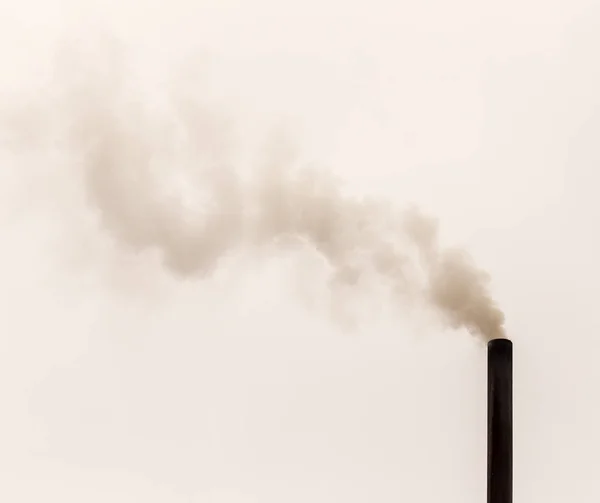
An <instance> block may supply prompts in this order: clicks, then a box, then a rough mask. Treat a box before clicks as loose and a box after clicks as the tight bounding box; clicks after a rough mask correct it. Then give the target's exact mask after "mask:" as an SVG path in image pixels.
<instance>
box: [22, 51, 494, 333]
mask: <svg viewBox="0 0 600 503" xmlns="http://www.w3.org/2000/svg"><path fill="white" fill-rule="evenodd" d="M82 62H85V64H83V65H82V64H81V63H82ZM89 63H90V61H87V62H86V61H85V59H84V60H80V61H77V60H71V59H69V58H66V59H63V61H62V63H61V64H60V65H59V66H58V70H57V80H56V81H57V82H58V83H60V84H61V86H60V87H61V92H60V93H58V95H56V96H54V97H53V99H52V100H50V98H48V100H49V101H52V104H48V103H46V105H45V106H46V108H47V107H50V109H51V114H50V115H52V116H53V117H54V119H53V121H54V122H53V123H54V126H53V131H52V133H51V134H52V137H53V138H54V140H53V141H55V142H59V143H60V144H61V146H62V148H64V149H66V150H67V151H68V152H69V153H70V161H69V162H70V163H71V164H72V165H73V167H75V168H77V169H76V170H73V174H74V176H78V177H80V180H81V183H82V185H83V187H84V189H85V194H86V198H87V202H88V203H89V206H90V207H91V208H92V209H93V210H94V211H95V212H96V213H97V217H98V221H99V223H100V225H101V227H102V229H103V230H104V231H105V232H107V233H108V234H109V235H110V236H111V237H112V238H113V239H114V241H115V242H117V243H118V244H119V245H121V246H122V247H123V248H125V249H127V250H131V251H135V252H139V251H143V250H157V251H158V252H159V253H160V256H161V259H162V263H163V265H164V268H165V269H166V270H168V271H169V272H170V273H172V274H173V275H174V276H176V277H180V278H193V277H202V276H206V275H209V274H211V273H212V272H214V271H215V270H216V269H217V268H218V267H219V264H220V262H221V261H222V259H223V258H225V257H226V256H228V255H229V254H231V253H239V252H243V251H257V250H259V251H263V252H268V253H274V254H275V253H284V252H285V250H286V249H289V248H293V249H306V250H312V251H313V252H316V253H318V254H319V255H320V256H321V257H322V258H323V260H324V262H326V264H327V267H328V268H329V270H330V273H331V277H330V281H329V287H330V289H331V291H332V295H335V294H336V292H338V291H341V290H348V289H350V290H352V289H360V284H361V280H362V279H363V278H371V279H376V280H377V281H378V282H380V283H382V284H385V285H386V286H387V287H388V288H389V290H390V292H391V301H392V302H398V303H405V302H410V301H413V300H416V299H419V300H425V301H426V302H427V304H428V305H429V306H430V307H433V308H435V310H436V311H437V312H438V313H439V314H441V315H442V317H443V319H444V320H445V321H446V322H447V323H448V324H450V325H451V326H453V327H456V328H466V329H468V330H469V331H470V332H471V333H473V334H475V335H477V336H478V337H480V338H482V339H484V340H488V339H492V338H496V337H503V336H504V331H503V323H504V316H503V314H502V312H501V311H500V310H499V309H498V307H497V306H496V304H495V302H494V300H493V299H492V297H491V296H490V293H489V290H488V282H489V278H488V276H487V274H486V273H484V272H483V271H481V270H480V269H478V268H477V267H476V266H475V265H474V264H473V262H472V261H471V259H470V258H469V256H468V255H467V254H466V253H465V252H463V251H462V250H454V249H451V250H446V249H442V248H441V247H440V244H439V242H438V233H437V223H436V221H434V220H432V219H431V218H428V217H426V216H425V215H423V214H422V213H420V212H419V211H418V210H417V209H414V208H410V209H408V210H405V211H399V210H397V209H394V208H393V207H392V206H390V205H388V204H386V203H385V202H381V201H375V200H368V199H360V198H356V197H351V196H349V195H346V194H345V193H344V190H343V186H341V185H340V184H339V183H338V182H337V181H336V180H334V179H333V178H332V177H328V176H326V175H325V174H324V173H323V172H322V171H318V170H310V169H308V168H303V167H302V166H297V165H296V164H297V163H295V160H294V156H293V155H291V154H290V152H288V151H287V150H286V148H285V146H286V145H285V142H281V143H279V142H275V143H274V146H273V148H271V149H269V151H268V153H269V155H268V156H267V159H265V160H264V162H262V163H261V165H260V166H259V167H257V168H256V169H253V170H252V172H251V174H250V175H248V176H245V175H243V173H241V172H240V170H239V169H237V168H236V167H235V166H234V165H233V161H232V159H233V156H232V155H230V154H231V152H232V145H231V144H230V143H228V140H227V134H226V132H227V127H228V124H227V121H225V120H223V119H222V118H221V117H220V116H219V114H215V113H214V112H213V110H212V109H211V108H210V107H208V108H207V107H203V106H202V105H201V104H200V103H201V101H199V100H197V99H196V98H197V97H196V96H194V93H193V91H192V92H190V91H189V87H190V86H188V89H187V90H186V89H184V88H183V86H181V85H179V84H181V82H182V81H180V82H178V81H177V79H176V78H174V79H173V82H174V84H173V85H171V86H170V87H169V93H170V98H171V99H170V100H169V107H168V109H167V108H165V109H164V110H162V111H156V110H152V109H151V108H150V106H149V103H148V102H147V101H146V102H145V99H144V97H143V95H142V93H141V92H138V91H136V89H135V88H131V87H128V81H127V71H126V64H125V63H126V61H124V59H123V58H122V54H121V53H120V52H119V51H117V52H115V53H114V54H111V55H110V57H108V58H105V59H104V60H99V59H97V58H96V59H94V60H93V61H92V62H91V63H93V64H89ZM173 82H172V83H173ZM43 108H44V107H41V108H40V109H39V110H36V109H35V108H34V109H29V110H28V114H29V115H27V114H25V111H24V110H23V111H22V117H26V116H27V117H29V120H24V119H23V120H21V122H20V123H21V124H28V125H29V127H31V124H32V123H35V118H36V115H41V113H42V109H43ZM46 111H47V110H46ZM16 115H17V116H18V114H16ZM46 115H48V114H46ZM13 116H15V114H13ZM12 127H13V132H15V131H16V126H15V123H13V126H12ZM38 128H39V126H38ZM27 131H28V134H26V135H25V136H24V137H23V138H24V140H25V144H26V145H27V142H28V138H29V139H31V138H33V136H32V135H31V130H27ZM48 134H50V132H48ZM40 135H42V136H43V134H42V133H40V131H37V130H36V135H35V137H36V138H38V139H39V137H40ZM176 175H181V176H183V177H184V178H185V180H186V182H185V184H184V185H185V186H186V187H187V188H186V190H188V191H190V192H191V195H190V196H189V200H190V201H192V203H194V204H189V201H187V202H186V200H185V198H182V197H181V196H178V197H175V196H174V195H173V193H170V192H169V190H168V188H169V187H170V186H171V185H172V184H173V183H175V181H176V180H175V179H176ZM170 184H171V185H170ZM399 305H400V304H399Z"/></svg>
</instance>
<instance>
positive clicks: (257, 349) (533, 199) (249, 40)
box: [0, 0, 600, 503]
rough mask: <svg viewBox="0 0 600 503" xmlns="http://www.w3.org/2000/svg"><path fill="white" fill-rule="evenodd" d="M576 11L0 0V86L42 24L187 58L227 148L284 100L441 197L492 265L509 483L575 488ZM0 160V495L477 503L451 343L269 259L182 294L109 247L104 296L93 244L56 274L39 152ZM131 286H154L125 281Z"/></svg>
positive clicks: (45, 37) (447, 228) (582, 10)
mask: <svg viewBox="0 0 600 503" xmlns="http://www.w3.org/2000/svg"><path fill="white" fill-rule="evenodd" d="M71 3H73V4H74V5H70V4H71ZM599 14H600V11H599V8H598V4H597V3H595V2H593V1H591V0H590V1H584V0H575V1H567V0H560V1H558V0H553V1H544V2H542V1H534V0H519V1H516V0H513V1H509V2H506V1H504V2H492V3H490V2H487V3H486V2H475V1H467V0H460V1H459V2H443V1H435V0H427V1H422V2H405V3H402V2H391V1H390V2H384V1H383V0H371V1H369V2H363V1H353V2H341V1H338V0H320V1H315V0H309V1H306V0H305V1H303V2H295V3H292V2H281V1H280V2H276V1H273V0H247V1H245V2H242V1H234V0H221V1H217V0H211V1H205V2H191V1H189V2H185V1H184V0H171V1H162V2H161V1H158V0H152V1H146V2H142V1H136V0H126V1H124V0H120V1H117V0H114V1H111V2H108V1H100V0H98V1H97V2H95V3H94V2H91V1H81V2H74V1H73V2H67V1H63V2H58V1H50V0H46V1H42V0H39V1H37V2H34V1H31V0H29V1H21V2H6V1H5V2H4V3H3V4H2V7H1V14H0V19H1V21H0V33H1V35H0V47H1V57H2V62H3V66H2V73H1V74H0V79H2V92H3V93H4V94H3V97H6V96H10V93H9V91H10V92H12V93H13V96H14V92H15V91H17V92H18V93H21V94H22V95H26V94H25V93H30V94H27V96H35V95H36V93H42V95H43V92H44V91H43V89H44V88H45V87H47V86H50V85H52V84H51V83H49V82H47V81H45V80H44V76H47V70H48V65H49V64H50V63H49V61H50V57H51V55H52V54H53V51H54V48H55V47H56V45H55V43H56V41H57V40H59V39H60V37H61V36H62V35H64V34H70V35H72V36H73V35H74V34H76V36H78V37H80V38H79V40H80V42H81V43H82V44H85V43H86V40H87V39H86V37H87V35H88V34H89V33H91V32H93V31H94V29H95V28H98V29H106V30H107V31H109V32H110V31H113V32H114V33H116V34H117V35H118V37H120V38H122V39H123V40H125V41H126V44H127V45H128V47H129V48H130V49H131V50H132V52H133V54H134V57H135V58H137V59H136V60H137V61H140V62H141V67H143V68H144V69H145V70H144V71H149V72H153V71H155V72H156V74H155V75H154V77H157V78H159V77H160V72H161V71H163V70H164V69H165V68H167V62H169V61H172V60H173V59H174V58H179V57H181V56H182V55H185V54H190V53H192V52H193V51H195V50H198V51H200V53H201V54H202V60H203V61H207V62H208V63H207V64H208V67H210V69H211V70H210V73H209V77H210V79H212V80H211V82H212V88H213V91H214V92H215V96H217V97H219V98H221V99H223V100H225V101H228V102H230V103H237V102H239V117H238V118H237V120H238V125H239V126H240V131H241V136H242V140H243V141H247V143H248V144H251V143H252V141H254V139H255V138H258V137H260V131H262V130H263V129H266V126H268V124H269V122H270V121H272V122H277V121H278V120H279V119H280V118H282V117H284V118H286V119H287V120H288V121H289V123H290V124H293V125H294V126H293V127H295V128H297V134H298V137H299V138H302V142H303V145H304V149H305V151H306V152H307V153H308V154H307V155H309V156H310V157H311V158H312V159H315V160H318V161H319V162H320V163H322V164H324V165H327V166H329V167H330V168H331V169H334V170H335V171H336V172H338V173H339V174H341V175H343V177H344V178H345V179H346V180H347V182H348V184H349V185H350V186H351V187H354V188H355V189H357V190H360V191H366V192H369V193H375V194H376V193H379V194H381V195H382V196H385V197H387V198H390V199H393V200H397V201H398V202H400V203H404V202H408V201H416V202H418V203H420V204H421V205H422V206H424V207H425V208H427V209H428V210H431V211H432V212H434V213H435V214H436V215H438V216H440V218H441V219H442V223H443V233H444V237H445V239H447V240H448V241H449V242H453V243H460V244H464V245H465V246H467V247H468V248H469V250H470V251H471V252H472V254H473V255H474V256H475V257H476V258H477V260H478V261H479V263H480V264H481V265H482V266H484V267H486V268H487V269H489V271H490V272H491V273H492V275H493V280H494V283H493V287H494V292H495V294H497V297H498V299H499V301H500V302H501V304H502V306H503V307H504V308H505V310H506V313H507V318H508V323H507V327H508V330H509V333H510V335H511V336H512V337H513V338H514V340H515V343H516V346H515V501H528V502H544V503H550V502H564V501H596V500H598V498H600V490H599V489H598V484H597V482H596V480H597V477H598V474H599V471H600V461H599V459H598V455H597V454H598V449H600V436H599V434H598V427H597V425H598V424H599V422H600V412H599V411H600V408H599V407H598V403H599V399H598V385H599V384H600V370H599V369H600V366H599V365H598V362H597V353H598V349H599V347H600V343H599V342H598V340H599V339H598V337H599V334H600V323H599V318H598V316H599V315H598V314H597V310H596V307H597V299H598V298H600V291H599V286H598V285H599V284H600V281H599V280H600V269H599V267H598V266H597V263H596V262H597V256H598V253H599V251H600V244H599V243H600V240H599V239H598V230H597V227H598V226H597V221H598V216H599V214H600V203H599V202H598V198H597V183H598V180H599V178H598V175H597V174H594V173H595V170H596V169H597V166H598V161H599V160H600V156H599V153H598V152H599V150H598V146H597V139H598V137H599V133H600V98H599V96H600V95H599V94H598V89H599V88H600V73H599V72H600V65H599V63H598V55H597V52H598V51H597V48H598V46H599V45H600V39H599V36H598V35H597V33H596V32H597V27H598V22H599V21H600V18H599ZM210 79H209V80H210ZM236 100H237V101H236ZM261 128H262V129H261ZM21 160H22V159H21ZM1 161H2V164H1V165H0V176H1V178H0V180H1V184H2V186H1V189H0V190H1V193H0V196H1V197H2V203H1V204H0V225H1V240H2V241H1V243H2V246H1V248H0V259H1V262H0V278H1V285H2V286H1V288H0V298H1V303H0V306H1V308H0V312H1V316H0V337H1V339H0V340H1V341H2V342H1V344H2V345H1V353H0V396H1V397H2V402H1V408H0V412H1V414H0V426H1V428H0V499H1V500H2V501H7V502H11V503H12V502H15V503H20V502H38V501H48V502H54V501H56V502H63V503H70V502H82V501H85V502H96V501H97V502H100V501H102V502H105V501H114V502H133V501H140V502H141V501H143V502H148V503H151V502H167V501H168V502H172V503H177V502H210V503H246V502H253V503H254V502H256V503H271V502H272V503H275V502H277V503H279V502H288V501H289V502H306V501H311V502H312V501H314V502H332V501H344V502H357V503H358V502H366V501H373V500H375V501H380V502H397V501H411V502H412V501H415V502H417V501H422V502H438V501H445V502H461V503H465V502H467V503H470V502H473V503H474V502H481V501H484V498H485V352H484V349H483V348H482V347H481V346H480V345H479V344H477V343H476V341H475V340H474V339H472V338H471V337H470V336H468V335H466V334H464V333H462V332H459V333H454V332H447V333H438V332H437V329H435V330H434V329H433V328H431V327H428V326H425V325H423V324H422V323H417V324H413V323H410V322H408V321H406V322H404V321H402V320H401V321H400V322H399V321H398V320H397V319H393V318H391V317H389V318H388V317H385V316H384V317H377V318H375V319H372V320H371V321H370V322H369V323H367V324H366V325H365V326H364V327H363V329H362V330H361V331H360V333H359V334H355V335H352V336H349V335H347V334H344V333H342V331H340V330H339V328H336V327H335V326H334V325H332V324H331V323H330V321H328V319H327V318H326V317H323V316H321V315H319V313H318V309H317V310H312V311H311V310H310V309H306V308H305V307H303V306H302V305H301V304H299V303H298V302H295V301H294V300H293V298H292V296H291V295H288V287H287V285H286V280H285V278H286V277H287V276H286V275H285V274H284V272H285V271H284V270H285V268H286V267H288V268H289V267H290V265H289V264H288V265H286V264H285V263H281V261H278V262H277V263H274V265H272V266H267V267H266V268H265V267H263V269H261V270H260V271H258V270H255V271H250V272H249V273H248V274H246V275H245V276H244V278H243V280H240V281H238V282H235V281H230V279H231V278H229V277H228V276H227V274H226V272H224V273H223V274H221V275H220V276H218V277H217V278H216V279H215V280H210V281H207V282H204V283H190V284H185V285H177V284H176V283H174V282H172V281H169V280H167V279H165V278H160V277H159V276H160V274H159V273H158V272H156V271H154V270H152V268H151V267H150V266H149V265H148V264H143V263H142V264H140V263H139V262H137V261H133V262H132V263H131V264H130V266H129V269H130V270H132V271H133V272H131V273H130V275H129V276H128V277H127V278H122V283H123V284H120V285H117V286H118V288H117V287H115V286H114V285H113V287H109V286H107V282H106V281H101V280H100V279H99V277H100V276H102V275H103V274H104V273H105V272H106V270H105V269H103V268H102V267H101V265H100V264H101V261H102V256H103V255H102V253H100V252H98V251H97V250H96V251H95V250H93V249H92V250H89V253H90V254H92V255H93V256H94V258H93V259H90V260H89V263H87V266H85V267H81V268H80V269H74V268H72V267H70V266H68V267H65V264H64V262H65V260H64V256H63V252H64V251H65V249H67V248H68V249H70V248H69V247H68V246H65V241H69V240H73V239H75V238H74V237H73V236H70V235H69V234H68V233H67V234H64V229H63V227H61V225H60V222H59V220H60V218H62V217H61V215H63V214H62V213H61V212H60V211H59V210H56V211H54V212H53V210H52V208H55V209H56V208H59V207H60V204H58V203H56V202H55V201H53V200H52V198H51V197H50V198H46V199H44V200H39V194H40V190H39V187H38V185H36V181H35V176H34V175H32V174H31V173H39V170H37V171H36V170H33V171H31V172H27V173H25V172H24V171H23V170H21V169H20V168H19V170H18V169H17V168H16V166H17V165H16V164H15V163H14V161H15V159H14V158H12V157H11V156H10V155H8V154H6V153H4V154H3V156H2V159H1ZM27 162H28V163H29V164H31V165H43V164H44V163H48V166H49V171H48V170H47V171H48V172H49V173H50V177H51V178H52V176H53V175H52V170H51V166H52V164H51V163H50V162H49V161H48V160H47V159H43V158H35V153H32V158H31V159H28V160H27ZM19 166H21V165H19ZM42 171H44V170H42ZM62 182H63V181H62V180H60V179H59V180H54V181H53V186H54V185H56V187H57V190H58V192H57V193H56V194H55V195H56V197H57V198H58V199H60V196H59V193H60V190H59V188H60V186H61V183H62ZM65 183H66V182H65ZM67 185H68V184H67ZM42 192H43V193H44V194H46V195H48V194H51V192H52V191H42ZM36 194H38V196H36ZM36 198H37V199H36ZM34 199H35V203H34ZM29 210H30V211H29ZM59 229H63V230H62V231H60V232H62V233H59ZM92 248H93V247H92ZM95 254H97V255H98V256H96V255H95ZM122 260H126V259H125V258H122ZM94 264H95V265H94ZM90 269H91V272H90ZM76 271H79V272H76ZM82 271H83V272H82ZM84 272H85V274H86V275H85V276H82V275H83V274H84ZM152 275H154V276H153V277H151V276H152ZM142 280H144V281H146V282H147V283H148V285H150V286H148V288H149V289H152V291H155V290H156V289H157V285H158V287H159V292H158V296H156V297H152V299H148V298H146V297H144V299H143V300H140V298H139V297H140V296H139V290H140V286H141V287H143V288H142V289H144V288H146V287H145V286H144V285H145V283H144V282H143V281H142ZM123 287H127V288H123ZM136 292H138V293H136Z"/></svg>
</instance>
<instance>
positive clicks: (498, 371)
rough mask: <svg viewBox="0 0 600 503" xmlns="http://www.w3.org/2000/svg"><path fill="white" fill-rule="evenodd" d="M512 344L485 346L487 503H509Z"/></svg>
mask: <svg viewBox="0 0 600 503" xmlns="http://www.w3.org/2000/svg"><path fill="white" fill-rule="evenodd" d="M512 415H513V411H512V342H511V341H510V340H508V339H494V340H492V341H490V342H489V343H488V417H487V421H488V462H487V503H512V492H513V487H512V485H513V481H512V479H513V477H512V475H513V474H512V471H513V417H512Z"/></svg>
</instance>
